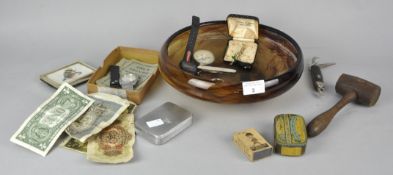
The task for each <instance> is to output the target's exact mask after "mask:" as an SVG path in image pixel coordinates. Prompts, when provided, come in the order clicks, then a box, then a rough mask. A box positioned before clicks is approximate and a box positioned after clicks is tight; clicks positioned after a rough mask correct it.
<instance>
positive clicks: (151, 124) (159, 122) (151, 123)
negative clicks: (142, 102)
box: [146, 118, 164, 128]
mask: <svg viewBox="0 0 393 175" xmlns="http://www.w3.org/2000/svg"><path fill="white" fill-rule="evenodd" d="M146 124H147V126H148V127H149V128H154V127H157V126H161V125H163V124H164V121H162V119H160V118H159V119H156V120H151V121H148V122H146Z"/></svg>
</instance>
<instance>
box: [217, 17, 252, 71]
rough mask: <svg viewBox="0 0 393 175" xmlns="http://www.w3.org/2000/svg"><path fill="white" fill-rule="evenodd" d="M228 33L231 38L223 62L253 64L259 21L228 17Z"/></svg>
mask: <svg viewBox="0 0 393 175" xmlns="http://www.w3.org/2000/svg"><path fill="white" fill-rule="evenodd" d="M227 24H228V32H229V35H230V36H231V37H232V40H230V41H229V43H228V47H227V51H226V53H225V57H224V60H225V61H229V62H234V61H239V62H242V63H246V64H252V63H254V59H255V55H256V53H257V48H258V45H257V43H256V42H255V40H257V39H258V36H259V35H258V31H259V30H258V26H259V20H258V18H257V17H253V16H244V15H233V14H232V15H229V16H228V18H227Z"/></svg>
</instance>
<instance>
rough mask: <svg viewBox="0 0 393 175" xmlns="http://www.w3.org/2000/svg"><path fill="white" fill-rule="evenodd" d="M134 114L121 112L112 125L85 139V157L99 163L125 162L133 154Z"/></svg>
mask: <svg viewBox="0 0 393 175" xmlns="http://www.w3.org/2000/svg"><path fill="white" fill-rule="evenodd" d="M134 142H135V125H134V114H133V113H130V112H128V111H127V112H125V113H123V114H122V115H121V116H120V117H119V119H118V120H116V121H115V122H114V123H112V125H110V126H109V127H107V128H105V129H104V130H102V131H101V132H100V133H99V134H97V135H95V136H93V137H91V138H89V139H88V141H87V159H88V160H91V161H94V162H99V163H113V164H115V163H125V162H128V161H130V160H131V159H132V157H133V156H134V152H133V148H132V147H133V145H134Z"/></svg>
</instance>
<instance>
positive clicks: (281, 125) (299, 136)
mask: <svg viewBox="0 0 393 175" xmlns="http://www.w3.org/2000/svg"><path fill="white" fill-rule="evenodd" d="M306 144H307V132H306V124H305V122H304V118H303V117H302V116H300V115H296V114H280V115H277V116H276V117H275V118H274V151H275V152H276V153H279V154H281V155H284V156H301V155H303V154H304V152H305V150H306Z"/></svg>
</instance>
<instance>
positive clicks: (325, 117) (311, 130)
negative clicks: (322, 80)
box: [307, 91, 357, 137]
mask: <svg viewBox="0 0 393 175" xmlns="http://www.w3.org/2000/svg"><path fill="white" fill-rule="evenodd" d="M356 98H357V94H356V92H354V91H350V92H348V93H346V94H345V95H344V96H343V98H341V100H340V101H339V102H337V103H336V105H334V106H333V107H332V108H330V109H329V110H327V111H325V112H324V113H322V114H319V115H318V116H317V117H315V118H314V119H313V120H311V122H310V123H309V124H308V125H307V135H308V136H309V137H314V136H317V135H318V134H320V133H321V132H322V131H323V130H325V128H326V127H327V126H328V125H329V123H330V121H331V120H332V119H333V118H334V116H335V115H336V113H337V112H338V111H340V109H341V108H343V107H344V106H345V105H347V104H348V103H349V102H351V101H353V100H355V99H356Z"/></svg>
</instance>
